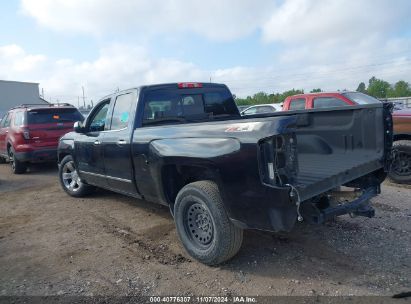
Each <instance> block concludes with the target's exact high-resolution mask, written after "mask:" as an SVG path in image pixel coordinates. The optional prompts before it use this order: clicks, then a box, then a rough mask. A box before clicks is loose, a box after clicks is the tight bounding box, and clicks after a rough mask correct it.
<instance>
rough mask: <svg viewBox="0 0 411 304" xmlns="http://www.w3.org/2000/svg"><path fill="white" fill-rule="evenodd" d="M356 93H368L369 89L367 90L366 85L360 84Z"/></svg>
mask: <svg viewBox="0 0 411 304" xmlns="http://www.w3.org/2000/svg"><path fill="white" fill-rule="evenodd" d="M356 91H357V92H361V93H367V89H366V88H365V83H364V82H360V84H359V85H358V88H357V90H356Z"/></svg>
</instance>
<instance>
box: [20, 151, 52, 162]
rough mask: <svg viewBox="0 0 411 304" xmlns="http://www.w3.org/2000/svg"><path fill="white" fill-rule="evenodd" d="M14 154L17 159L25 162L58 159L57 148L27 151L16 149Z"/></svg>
mask: <svg viewBox="0 0 411 304" xmlns="http://www.w3.org/2000/svg"><path fill="white" fill-rule="evenodd" d="M14 155H15V157H16V159H17V160H19V161H23V162H47V161H53V160H57V148H52V149H40V150H33V151H26V152H17V151H15V153H14Z"/></svg>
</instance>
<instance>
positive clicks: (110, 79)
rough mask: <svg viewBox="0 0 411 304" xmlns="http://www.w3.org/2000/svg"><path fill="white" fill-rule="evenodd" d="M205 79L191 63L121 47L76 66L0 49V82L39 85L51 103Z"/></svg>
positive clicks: (10, 48) (13, 47)
mask: <svg viewBox="0 0 411 304" xmlns="http://www.w3.org/2000/svg"><path fill="white" fill-rule="evenodd" d="M22 67H24V69H23V68H22ZM208 78H209V74H208V72H207V71H203V70H201V69H199V68H198V67H196V66H195V65H194V64H193V63H190V62H182V61H179V60H176V59H172V58H159V59H155V58H152V57H150V55H149V53H148V52H147V50H146V49H144V48H141V47H135V46H130V45H124V44H114V45H111V46H109V47H106V48H103V49H101V50H100V52H99V55H98V56H97V58H95V59H94V60H91V61H78V62H77V61H74V60H72V59H70V58H66V59H58V60H52V59H50V58H47V57H46V56H44V55H39V54H27V53H26V51H25V50H24V49H23V48H21V47H20V46H17V45H6V46H1V47H0V79H9V80H20V81H33V82H39V83H40V86H41V87H43V88H45V91H46V98H47V97H48V98H49V99H51V100H52V101H53V102H54V101H56V100H57V99H59V100H60V101H64V102H72V103H74V104H76V103H77V96H80V95H81V87H82V86H84V87H85V89H86V95H87V100H90V99H93V100H94V101H95V100H96V99H99V98H102V97H103V96H104V95H107V94H109V93H111V92H114V91H115V90H116V89H117V88H120V89H127V88H130V87H136V86H139V85H143V84H150V83H162V82H177V81H193V80H198V81H206V80H207V79H208Z"/></svg>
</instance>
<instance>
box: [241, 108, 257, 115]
mask: <svg viewBox="0 0 411 304" xmlns="http://www.w3.org/2000/svg"><path fill="white" fill-rule="evenodd" d="M256 113H257V107H252V108H249V109H247V110H245V111H244V113H243V114H244V115H254V114H256Z"/></svg>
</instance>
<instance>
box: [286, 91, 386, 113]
mask: <svg viewBox="0 0 411 304" xmlns="http://www.w3.org/2000/svg"><path fill="white" fill-rule="evenodd" d="M374 103H381V101H379V100H378V99H376V98H374V97H372V96H369V95H366V94H363V93H359V92H334V93H326V92H320V93H308V94H298V95H293V96H289V97H287V98H286V99H285V100H284V104H283V111H293V110H304V109H322V108H330V107H345V106H354V105H366V104H374Z"/></svg>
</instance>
